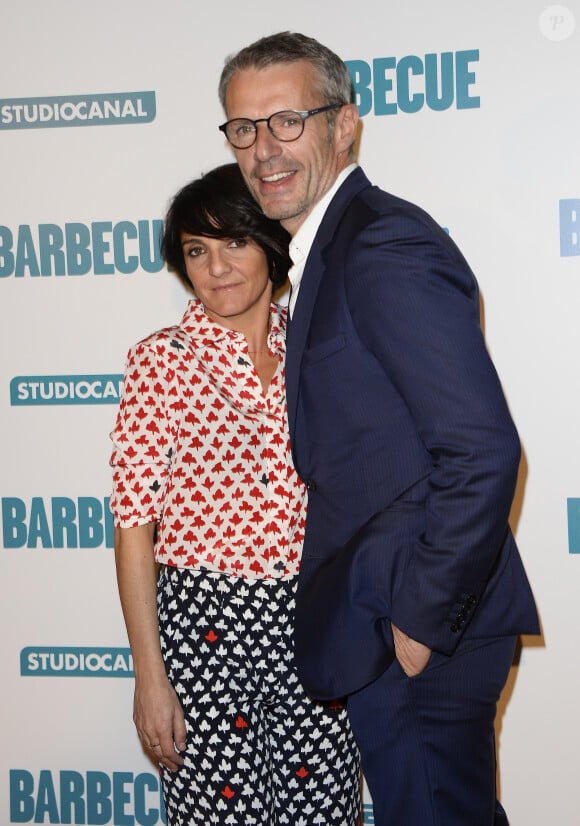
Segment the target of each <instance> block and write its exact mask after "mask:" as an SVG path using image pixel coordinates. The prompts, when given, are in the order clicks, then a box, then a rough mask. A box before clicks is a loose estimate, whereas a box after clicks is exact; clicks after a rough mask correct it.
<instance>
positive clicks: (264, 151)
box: [254, 122, 282, 161]
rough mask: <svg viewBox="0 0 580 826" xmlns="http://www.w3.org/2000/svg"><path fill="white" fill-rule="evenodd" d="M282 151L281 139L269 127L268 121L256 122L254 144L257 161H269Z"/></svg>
mask: <svg viewBox="0 0 580 826" xmlns="http://www.w3.org/2000/svg"><path fill="white" fill-rule="evenodd" d="M281 151H282V148H281V146H280V141H279V140H277V139H276V138H275V137H274V135H273V134H272V133H271V132H270V130H269V129H268V124H267V123H266V122H260V123H257V124H256V142H255V144H254V157H255V158H256V160H257V161H268V160H270V158H274V157H276V155H279V154H280V152H281Z"/></svg>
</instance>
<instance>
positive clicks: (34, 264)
mask: <svg viewBox="0 0 580 826" xmlns="http://www.w3.org/2000/svg"><path fill="white" fill-rule="evenodd" d="M26 267H28V270H29V272H30V275H40V270H39V268H38V260H37V258H36V252H35V250H34V243H33V241H32V233H31V232H30V227H29V226H28V224H21V226H19V227H18V244H17V246H16V271H15V273H14V275H16V276H17V277H18V278H21V277H22V276H23V275H24V269H25V268H26Z"/></svg>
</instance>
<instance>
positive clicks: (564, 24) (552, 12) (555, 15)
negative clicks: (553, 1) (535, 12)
mask: <svg viewBox="0 0 580 826" xmlns="http://www.w3.org/2000/svg"><path fill="white" fill-rule="evenodd" d="M539 26H540V31H541V33H542V34H543V35H544V37H547V38H548V40H554V41H561V40H567V39H568V38H569V37H571V36H572V35H573V34H574V30H575V28H576V19H575V18H574V14H573V12H572V11H571V9H569V8H568V6H548V7H547V8H546V9H544V11H543V12H542V13H541V15H540V20H539Z"/></svg>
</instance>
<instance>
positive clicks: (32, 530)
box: [26, 496, 52, 548]
mask: <svg viewBox="0 0 580 826" xmlns="http://www.w3.org/2000/svg"><path fill="white" fill-rule="evenodd" d="M39 539H40V542H41V548H52V541H51V538H50V528H49V527H48V519H47V518H46V511H45V510H44V504H43V501H42V499H41V498H40V496H33V497H32V502H31V503H30V524H29V526H28V542H27V544H26V547H27V548H36V547H37V545H38V540H39Z"/></svg>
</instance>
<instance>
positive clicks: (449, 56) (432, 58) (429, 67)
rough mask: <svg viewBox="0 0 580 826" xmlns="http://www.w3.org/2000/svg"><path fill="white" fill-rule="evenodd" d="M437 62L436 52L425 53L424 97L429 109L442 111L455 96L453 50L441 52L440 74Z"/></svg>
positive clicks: (449, 104) (450, 103)
mask: <svg viewBox="0 0 580 826" xmlns="http://www.w3.org/2000/svg"><path fill="white" fill-rule="evenodd" d="M438 62H439V61H438V60H437V55H436V54H427V55H425V99H426V101H427V106H428V107H429V109H434V110H435V111H436V112H442V111H444V110H445V109H449V107H450V106H451V105H452V104H453V100H454V98H455V84H454V81H453V52H443V54H442V55H441V74H440V75H439V72H438V68H437V67H438ZM440 89H441V93H439V90H440Z"/></svg>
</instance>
